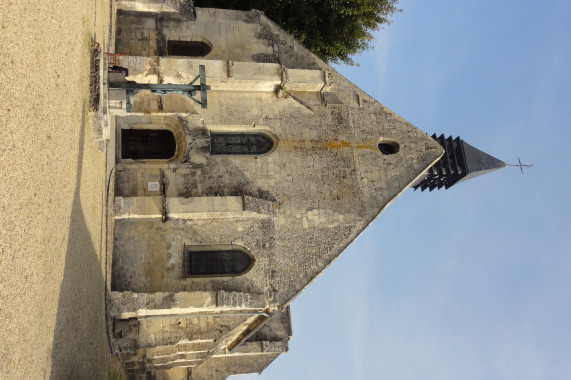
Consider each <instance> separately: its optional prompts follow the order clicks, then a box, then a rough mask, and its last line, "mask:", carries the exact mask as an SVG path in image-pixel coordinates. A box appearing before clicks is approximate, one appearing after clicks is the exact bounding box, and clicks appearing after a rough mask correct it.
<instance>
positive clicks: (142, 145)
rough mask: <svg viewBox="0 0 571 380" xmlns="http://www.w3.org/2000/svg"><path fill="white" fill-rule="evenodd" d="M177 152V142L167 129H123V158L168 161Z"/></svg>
mask: <svg viewBox="0 0 571 380" xmlns="http://www.w3.org/2000/svg"><path fill="white" fill-rule="evenodd" d="M175 151H176V141H175V138H174V135H173V134H172V132H171V131H169V130H166V129H122V130H121V158H122V159H132V160H168V159H169V158H173V157H174V155H175Z"/></svg>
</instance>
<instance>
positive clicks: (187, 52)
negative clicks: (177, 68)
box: [167, 40, 212, 57]
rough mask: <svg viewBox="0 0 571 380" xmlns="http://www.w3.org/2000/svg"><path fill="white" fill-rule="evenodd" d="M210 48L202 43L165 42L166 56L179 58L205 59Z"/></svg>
mask: <svg viewBox="0 0 571 380" xmlns="http://www.w3.org/2000/svg"><path fill="white" fill-rule="evenodd" d="M211 51H212V46H210V44H208V43H206V42H204V41H172V40H169V41H167V52H168V55H174V56H180V57H205V56H207V55H208V54H210V52H211Z"/></svg>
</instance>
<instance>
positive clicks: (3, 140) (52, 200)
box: [0, 0, 111, 379]
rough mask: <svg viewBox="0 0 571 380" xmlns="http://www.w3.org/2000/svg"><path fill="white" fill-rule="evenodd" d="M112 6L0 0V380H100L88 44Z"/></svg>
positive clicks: (98, 200) (97, 194)
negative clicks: (0, 358) (0, 195)
mask: <svg viewBox="0 0 571 380" xmlns="http://www.w3.org/2000/svg"><path fill="white" fill-rule="evenodd" d="M109 1H110V0H89V1H88V0H76V1H64V0H36V1H30V0H1V6H0V99H1V101H0V174H1V177H0V193H1V194H2V197H0V356H1V357H2V360H0V379H48V378H50V379H106V378H108V371H109V367H110V365H111V356H110V353H109V348H108V344H107V337H106V333H105V314H104V291H105V290H104V288H105V284H104V264H105V250H104V245H105V244H104V243H105V231H104V230H105V223H104V206H105V201H104V189H105V154H104V153H102V152H100V151H99V150H98V149H97V145H96V143H95V138H94V134H93V131H92V127H91V124H90V114H89V110H88V99H89V47H90V42H91V40H92V39H94V40H96V41H98V42H100V43H101V47H102V50H103V51H105V50H106V47H107V39H108V30H109V6H110V5H109Z"/></svg>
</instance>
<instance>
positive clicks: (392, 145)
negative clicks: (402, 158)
mask: <svg viewBox="0 0 571 380" xmlns="http://www.w3.org/2000/svg"><path fill="white" fill-rule="evenodd" d="M378 146H379V150H380V151H381V153H382V154H395V153H398V152H399V150H400V144H399V143H398V142H396V141H389V140H383V141H381V142H380V143H379V145H378Z"/></svg>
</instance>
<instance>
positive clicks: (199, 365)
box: [108, 0, 444, 380]
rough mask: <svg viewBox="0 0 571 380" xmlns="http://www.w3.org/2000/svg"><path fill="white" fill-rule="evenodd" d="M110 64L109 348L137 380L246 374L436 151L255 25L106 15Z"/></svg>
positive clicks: (151, 7)
mask: <svg viewBox="0 0 571 380" xmlns="http://www.w3.org/2000/svg"><path fill="white" fill-rule="evenodd" d="M115 52H116V53H117V54H121V55H118V56H116V57H115V59H116V62H115V63H114V64H113V65H114V67H113V68H111V69H110V71H109V74H108V81H109V84H108V86H109V90H108V113H109V122H110V136H109V138H110V141H111V144H110V149H109V151H110V155H111V156H110V167H109V172H110V176H111V185H110V188H111V190H112V194H111V196H110V197H111V198H110V199H111V201H110V204H111V205H112V207H113V210H112V211H113V242H112V253H111V255H112V260H111V262H112V266H111V272H110V284H109V286H110V288H111V289H110V290H111V292H110V296H109V305H108V309H109V310H108V312H109V320H110V324H109V325H110V336H111V341H112V345H113V349H114V351H115V353H116V354H117V355H120V357H121V359H122V360H124V365H125V368H126V369H128V370H129V371H130V373H131V374H132V375H133V376H134V377H137V376H143V377H142V378H145V377H144V376H147V375H148V374H150V373H152V375H148V376H154V377H155V378H161V376H163V374H165V373H166V372H165V371H169V370H172V369H173V368H180V367H182V368H184V372H185V376H187V377H188V378H191V379H193V380H202V379H204V380H206V379H209V380H222V379H226V378H227V377H228V376H230V375H233V374H240V373H259V372H261V371H262V370H263V369H264V368H265V367H266V366H267V365H269V364H270V363H271V362H272V361H273V360H274V359H275V358H276V357H277V356H278V355H280V354H281V353H283V352H286V351H287V349H288V340H289V337H290V336H291V323H290V313H289V307H288V305H289V304H290V302H292V300H293V299H294V298H295V297H296V296H297V295H298V294H300V293H301V292H302V291H303V290H304V289H305V287H307V286H308V284H310V283H311V282H312V281H313V280H314V279H315V278H316V277H317V276H319V274H320V273H321V272H322V271H323V270H325V269H326V268H327V267H328V266H329V265H330V264H331V263H332V262H333V260H335V259H336V258H337V257H338V256H339V255H340V254H341V253H342V252H343V250H344V249H345V248H346V247H347V246H348V245H349V244H350V243H351V242H352V241H353V240H354V239H355V238H356V237H357V236H358V235H359V234H360V233H361V232H362V231H363V230H364V229H365V228H366V227H367V226H368V225H369V224H370V223H371V222H372V221H373V220H374V219H375V218H376V217H377V216H378V215H379V214H380V213H381V212H382V210H383V209H384V208H385V207H386V206H387V205H388V204H389V203H390V202H392V201H393V200H394V199H395V198H396V197H398V195H399V194H400V193H401V192H403V191H404V190H405V189H406V188H407V187H409V186H411V185H413V184H417V185H418V184H419V183H420V181H422V180H426V176H427V174H424V173H425V172H426V173H428V172H427V170H428V168H430V167H431V166H432V165H433V164H434V163H435V162H438V161H439V160H440V158H441V156H442V155H443V152H444V149H443V148H442V146H441V144H440V143H439V142H438V141H435V139H433V138H431V137H430V136H428V135H427V134H425V133H424V132H422V131H420V130H419V129H417V128H416V127H414V126H413V125H411V124H410V123H408V122H407V121H406V120H403V119H402V118H401V117H399V116H398V115H396V114H394V113H393V112H391V111H390V110H388V109H386V108H385V107H383V106H382V105H381V104H379V103H378V102H377V101H376V100H374V99H372V98H371V97H369V96H368V95H367V94H365V93H364V92H363V91H361V90H360V89H359V88H357V87H356V86H354V85H353V84H352V83H350V82H349V81H348V80H346V79H345V78H343V77H342V76H341V75H339V74H338V73H336V72H335V70H333V69H332V68H331V67H329V66H328V65H326V64H325V63H324V62H322V61H321V60H319V59H318V58H317V57H316V56H314V55H313V54H312V53H311V52H309V51H308V50H307V49H305V48H304V47H303V46H302V45H300V44H299V43H298V42H296V41H295V40H294V39H293V38H292V37H291V36H289V35H288V34H287V33H286V32H284V31H283V30H282V29H281V28H280V27H278V26H277V25H276V24H274V23H273V22H272V21H270V20H269V19H267V18H266V17H265V16H264V15H263V14H262V13H261V12H258V11H250V12H240V11H230V10H218V9H200V8H196V9H194V8H192V7H188V6H187V3H186V2H183V3H181V2H180V1H179V2H177V1H174V0H172V1H164V0H145V1H127V0H123V1H118V2H117V13H116V18H115ZM191 82H192V83H193V86H195V87H192V89H190V90H189V88H190V87H188V86H189V83H191ZM185 86H187V87H185ZM165 378H166V377H165Z"/></svg>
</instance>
